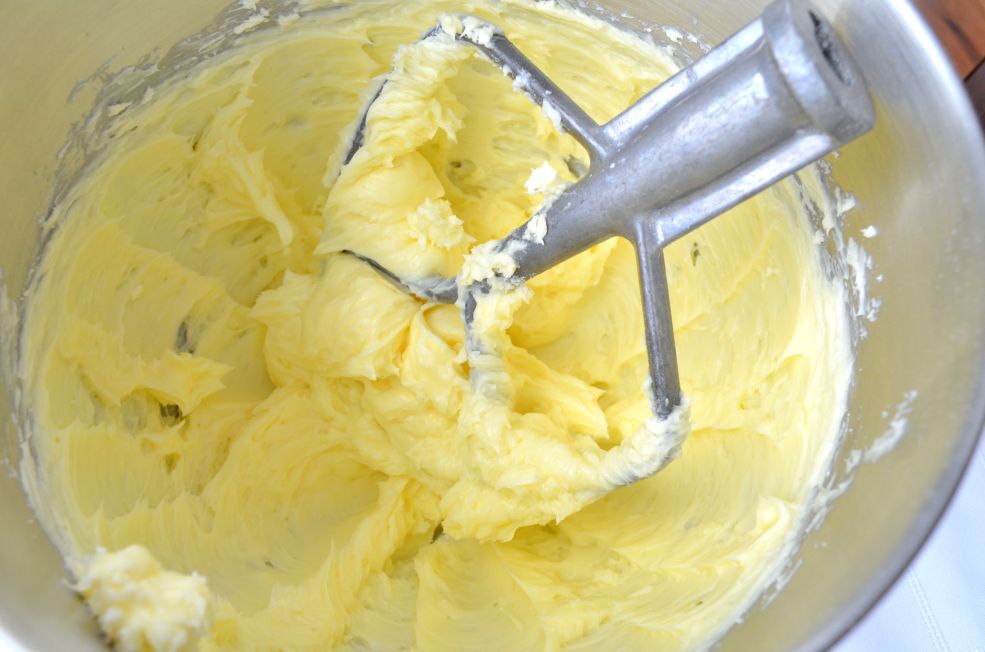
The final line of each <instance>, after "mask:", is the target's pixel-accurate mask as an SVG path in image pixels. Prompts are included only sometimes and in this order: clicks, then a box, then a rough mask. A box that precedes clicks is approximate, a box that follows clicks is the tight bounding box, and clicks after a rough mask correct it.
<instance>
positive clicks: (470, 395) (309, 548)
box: [24, 0, 851, 651]
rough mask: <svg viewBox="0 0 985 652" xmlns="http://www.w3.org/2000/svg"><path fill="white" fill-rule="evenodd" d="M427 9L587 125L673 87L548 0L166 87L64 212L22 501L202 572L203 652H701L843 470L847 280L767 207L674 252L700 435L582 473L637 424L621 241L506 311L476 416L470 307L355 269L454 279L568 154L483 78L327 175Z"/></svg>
mask: <svg viewBox="0 0 985 652" xmlns="http://www.w3.org/2000/svg"><path fill="white" fill-rule="evenodd" d="M447 11H468V12H473V13H476V14H478V15H480V16H482V17H484V18H486V19H489V20H491V21H493V22H495V23H497V24H499V25H500V26H501V27H502V28H503V30H504V31H505V32H506V33H507V34H508V35H509V36H510V37H511V38H512V39H513V40H514V41H515V42H516V43H517V44H518V45H519V47H520V48H521V49H522V50H524V52H526V53H527V54H528V56H530V57H531V58H532V59H533V60H534V61H535V62H536V63H537V64H538V65H540V66H542V67H543V69H544V70H546V71H547V72H548V73H549V74H550V76H551V77H552V78H554V79H555V80H556V81H557V82H558V83H559V84H560V86H561V87H563V88H564V89H565V90H566V91H568V92H569V93H570V94H571V95H572V96H573V97H574V98H575V99H576V100H577V101H578V102H579V103H581V104H582V106H584V107H585V108H586V109H587V110H588V112H589V113H590V114H591V115H592V116H593V117H595V118H596V119H597V120H599V121H604V120H607V119H609V118H611V117H612V116H614V115H615V114H617V113H618V112H619V111H621V110H622V109H624V108H625V107H626V106H628V105H629V104H630V103H632V102H633V101H635V100H636V99H638V98H639V97H641V96H642V95H643V94H644V93H645V92H647V91H648V90H649V89H651V88H652V87H654V86H655V85H656V84H657V83H658V82H660V81H661V80H662V79H664V78H665V77H667V76H668V74H669V73H670V71H671V69H672V66H671V64H670V63H669V60H668V58H667V57H666V56H665V55H664V54H662V53H661V52H660V51H659V50H658V49H657V48H655V47H654V46H652V45H650V44H647V43H645V42H643V41H642V40H639V39H637V38H635V37H633V36H630V35H628V34H624V33H621V32H619V31H617V30H616V29H615V28H612V27H610V26H608V25H607V24H604V23H602V22H599V21H597V20H595V19H590V18H587V17H584V16H582V15H579V14H576V13H573V12H571V11H568V10H562V9H559V8H557V7H555V6H554V5H553V4H552V3H545V2H540V3H526V2H520V1H507V2H491V1H490V2H488V3H486V2H474V1H463V2H446V1H439V2H424V1H423V0H410V1H406V2H397V1H396V0H392V1H391V0H377V1H372V2H370V1H366V2H361V3H355V4H354V5H353V6H348V7H336V8H334V9H332V10H330V11H322V12H312V14H311V15H308V16H304V17H303V18H302V19H301V20H299V21H296V22H293V23H290V24H285V25H284V26H282V27H278V28H275V29H272V30H268V31H266V32H264V33H263V34H259V35H257V36H255V37H254V38H252V39H250V40H249V42H248V43H246V44H244V45H243V46H242V47H240V48H238V49H236V50H235V51H232V52H230V53H228V54H226V55H224V56H222V57H221V58H218V59H214V60H212V61H210V62H208V63H205V64H202V65H200V66H199V67H198V68H196V69H195V70H193V71H192V72H191V73H189V74H188V75H187V76H186V77H183V78H182V79H180V80H176V81H174V82H172V83H171V84H169V85H168V86H166V87H163V88H160V89H157V91H156V92H155V94H154V97H153V98H151V99H150V100H149V101H147V102H145V103H144V104H143V105H142V106H135V107H131V108H129V109H128V110H126V111H125V112H123V113H122V114H121V115H120V116H119V117H118V118H117V119H116V122H115V124H114V126H113V133H114V134H115V136H114V138H112V139H110V140H107V145H106V147H105V149H104V150H103V152H102V155H101V157H100V158H99V159H98V160H96V161H94V162H93V164H92V165H91V167H90V169H89V171H88V173H87V175H86V176H85V178H84V179H83V180H81V181H80V182H79V183H78V184H77V185H76V187H75V188H74V189H73V190H72V191H71V192H70V193H69V194H68V195H67V196H66V197H65V199H64V201H62V202H61V203H60V204H59V206H58V207H56V211H55V212H56V215H55V217H56V219H57V220H58V221H57V224H58V229H57V231H56V232H55V234H54V235H53V237H52V238H51V240H50V241H49V242H48V244H47V247H46V250H45V253H44V257H43V260H42V263H41V265H42V267H41V273H40V274H39V275H38V281H37V283H36V285H35V287H34V289H33V295H32V301H31V304H30V312H29V315H28V322H27V324H26V328H25V329H24V334H25V335H24V337H25V340H24V354H25V370H26V389H27V397H28V399H29V401H30V406H31V408H32V414H33V420H34V423H33V426H34V435H33V439H32V441H31V450H32V451H33V461H34V466H32V467H31V469H30V470H29V472H28V474H27V478H26V483H27V485H28V490H29V491H30V493H31V494H32V496H33V500H34V502H35V504H36V506H37V508H38V510H39V513H40V515H41V517H42V519H43V520H44V522H45V523H46V524H47V526H48V527H49V530H50V531H51V532H52V533H53V536H54V537H55V539H56V540H57V542H58V543H59V545H60V546H61V548H62V550H63V552H64V554H65V555H66V556H67V557H68V558H70V559H96V560H97V562H98V560H99V556H98V555H96V557H94V558H93V557H92V555H94V554H95V552H96V551H97V550H98V549H100V548H102V549H106V550H109V551H111V552H110V553H105V554H110V555H112V554H118V553H116V552H112V551H121V550H128V549H129V548H128V547H129V546H140V547H142V548H144V549H146V551H149V553H151V554H152V555H153V558H154V559H156V560H157V562H159V563H160V564H162V565H163V568H164V569H167V570H166V571H156V572H166V573H180V574H187V575H191V574H193V573H198V574H200V575H201V576H203V577H205V578H207V582H208V587H209V591H210V592H211V593H212V597H211V598H210V599H209V600H208V602H210V603H212V604H213V606H212V609H211V614H212V616H211V621H212V624H211V627H210V628H209V629H208V631H207V633H205V634H203V635H202V637H201V638H200V639H199V640H198V642H197V644H198V647H199V648H200V649H204V650H211V649H229V650H232V649H263V650H272V649H284V650H323V649H350V650H364V649H380V650H396V649H417V650H422V651H424V650H446V649H447V650H467V649H477V650H478V649H492V648H495V649H503V650H542V649H559V648H566V649H573V650H596V649H619V650H630V649H639V650H679V649H691V648H695V647H701V646H705V645H708V644H710V643H711V642H712V641H714V640H715V639H716V638H717V637H719V636H720V635H721V633H722V632H723V631H724V630H725V629H726V628H727V627H728V626H729V625H730V624H732V623H733V622H734V621H735V620H736V619H737V618H738V617H739V615H740V614H741V612H742V611H743V610H744V609H745V608H746V607H747V606H748V605H749V604H750V603H751V601H752V600H754V599H755V598H756V597H757V596H758V595H759V594H760V593H762V591H763V590H764V589H765V588H766V586H767V585H768V584H769V583H770V582H771V581H772V580H774V579H775V578H776V576H777V574H778V573H779V571H780V570H781V567H782V564H783V562H784V560H785V558H786V557H787V556H788V554H789V553H790V552H791V550H792V549H793V547H794V545H795V541H796V535H797V533H798V530H799V528H800V525H801V523H802V521H803V519H804V518H805V516H806V513H807V505H808V504H809V498H810V495H811V492H812V490H813V489H814V488H815V487H816V486H817V485H818V484H819V483H820V481H821V479H822V477H823V475H824V473H825V470H826V468H827V465H828V461H829V459H830V457H831V454H832V451H833V450H834V446H835V443H836V440H837V435H838V431H839V426H840V421H841V418H842V415H843V413H844V404H845V397H846V394H847V388H848V383H849V379H850V374H851V356H850V346H849V338H848V320H847V315H846V310H845V308H844V304H843V300H842V290H841V289H840V286H839V285H838V284H836V283H834V282H833V281H832V280H830V279H829V278H828V276H826V274H825V272H824V270H823V265H822V260H821V256H820V254H819V252H818V251H817V248H816V245H815V244H814V239H813V232H812V229H811V227H810V225H809V223H808V220H807V219H806V217H805V216H804V214H803V213H802V211H801V210H800V208H799V206H800V204H799V201H798V200H797V198H796V195H795V193H794V192H793V191H792V190H791V189H790V188H788V187H786V186H782V187H778V188H776V189H774V190H771V191H769V192H767V193H764V194H763V195H761V196H759V197H757V198H755V199H753V200H750V201H748V202H746V203H745V204H743V205H742V206H740V207H739V208H737V209H735V210H733V211H731V212H730V213H728V214H727V215H725V216H723V217H721V218H719V219H717V220H715V221H713V222H712V223H710V224H708V225H707V226H705V227H703V228H701V229H700V230H698V231H697V232H695V233H694V234H692V235H691V236H688V237H687V238H686V239H684V240H681V241H679V242H677V243H675V244H674V245H673V246H672V247H670V249H669V250H668V251H667V266H668V273H669V277H670V287H671V300H672V304H673V311H674V322H675V332H676V336H677V345H678V354H679V359H680V368H681V374H682V384H683V387H684V391H685V393H686V394H687V395H688V396H689V397H690V398H691V423H692V427H693V431H692V433H691V434H690V436H689V437H688V438H687V441H686V443H685V444H684V447H683V452H682V454H681V456H680V458H679V459H677V460H676V461H674V462H672V463H671V464H670V465H669V466H668V467H667V468H666V469H665V470H663V471H662V472H660V473H658V474H657V475H655V476H653V477H651V478H649V479H646V480H643V481H640V482H637V483H635V484H632V485H630V486H628V487H625V488H622V489H618V490H615V491H612V492H611V493H608V494H607V495H604V496H603V495H602V494H603V493H604V492H598V491H595V489H597V486H595V485H593V484H592V482H591V481H588V482H587V483H584V486H583V485H580V484H579V483H580V482H582V481H583V480H584V478H586V477H587V478H589V480H591V473H592V471H591V470H592V468H593V466H592V464H593V462H594V461H601V460H603V458H605V456H606V454H607V453H608V452H610V451H612V450H614V449H616V448H617V447H618V446H619V445H620V444H621V443H623V442H624V441H626V440H627V439H628V438H630V437H631V436H632V435H633V433H635V432H637V431H638V429H639V428H640V426H641V424H643V423H644V421H645V420H646V418H647V417H648V416H649V406H648V403H647V398H646V394H645V392H644V389H643V386H644V379H645V377H646V370H647V362H646V354H645V350H644V345H643V337H642V334H643V324H642V314H641V309H640V304H639V289H638V282H637V270H636V264H635V259H634V253H633V251H632V247H631V245H629V244H628V243H626V242H624V241H621V240H612V241H609V242H606V243H603V244H601V245H598V246H596V247H594V248H593V249H591V250H589V251H587V252H585V253H584V254H582V255H580V256H578V257H577V258H575V259H572V260H571V261H569V262H567V263H565V264H564V265H561V266H559V267H557V268H555V269H553V270H551V271H549V272H547V273H545V274H543V275H541V276H540V277H538V278H535V279H533V280H532V281H531V282H530V283H529V284H528V285H527V287H526V289H525V290H523V291H522V292H519V293H517V294H515V295H514V296H513V297H512V298H511V300H510V301H508V302H506V304H507V305H505V307H504V308H503V310H504V312H503V313H502V314H500V315H499V317H501V318H502V320H503V321H501V322H500V323H501V325H502V326H503V328H504V330H503V331H502V333H501V337H500V339H499V341H498V347H499V353H500V354H501V356H500V367H499V368H498V372H499V373H500V374H501V376H502V383H501V384H502V385H503V387H505V390H506V391H503V392H502V394H501V396H500V399H501V400H500V402H499V403H497V405H496V406H495V409H494V410H484V409H478V408H477V407H476V406H477V405H478V406H479V408H482V406H483V405H484V404H482V403H481V402H480V403H477V402H476V389H475V386H474V385H473V384H471V383H470V382H469V371H470V364H469V360H468V358H467V355H466V352H465V351H464V345H463V338H464V333H463V324H462V320H461V317H460V315H459V312H458V310H457V309H456V308H455V307H454V306H442V305H432V304H427V303H424V302H422V301H419V300H417V299H415V298H413V297H412V296H410V295H409V294H407V293H405V292H403V291H401V290H399V289H398V288H396V287H395V286H394V285H392V284H390V283H389V282H388V281H387V280H385V279H384V278H383V277H381V276H380V275H379V273H377V272H376V271H375V270H374V269H373V268H372V267H371V266H369V265H367V264H366V263H364V262H362V261H361V260H359V259H357V258H355V257H353V256H351V255H349V254H346V253H344V250H356V251H359V252H360V253H363V254H365V255H367V256H369V257H373V258H378V259H380V260H381V261H385V263H386V264H387V265H389V266H391V267H392V268H393V269H395V270H397V271H399V273H401V274H405V275H409V276H422V277H423V276H426V275H429V274H452V275H453V274H455V273H456V272H457V271H458V270H459V268H460V267H461V266H462V265H463V260H464V259H465V258H466V256H467V255H468V252H469V251H470V250H471V249H472V248H473V247H474V246H475V245H476V244H478V243H482V242H485V241H488V240H490V239H493V238H497V237H500V236H503V235H504V234H506V233H507V232H508V231H509V230H511V229H512V228H514V227H516V226H518V225H519V224H522V223H523V222H524V221H525V220H527V219H528V218H529V217H530V216H531V215H533V214H534V212H535V210H536V208H537V206H538V205H539V203H540V202H541V201H542V200H543V199H544V197H543V193H542V192H540V190H544V189H543V188H540V185H541V184H540V183H539V182H533V181H532V182H531V184H529V185H530V186H531V188H532V189H533V190H535V192H533V194H530V193H528V192H527V189H526V185H527V183H526V182H527V180H528V179H529V178H530V177H531V172H532V171H534V170H537V171H538V173H537V175H539V176H538V177H537V178H543V177H544V175H545V168H544V165H545V164H546V165H548V166H550V168H552V169H553V170H554V172H555V173H556V174H557V175H558V176H559V177H560V178H561V179H563V180H565V181H573V180H574V179H575V175H574V173H573V171H576V170H578V169H581V168H583V166H584V165H585V164H586V163H587V158H586V155H585V153H584V152H583V151H582V150H581V148H580V147H579V146H578V145H577V143H576V142H575V141H574V140H573V139H571V138H570V137H569V136H565V135H563V134H560V133H558V132H557V130H556V129H555V127H554V125H553V124H552V122H551V120H550V119H549V117H547V116H545V115H544V112H543V111H541V110H540V109H539V108H538V107H535V106H533V105H532V104H531V103H530V102H529V101H528V100H527V98H526V97H524V96H523V95H522V94H521V93H519V92H517V91H516V90H515V89H514V88H513V87H512V85H511V82H510V81H509V80H508V79H507V78H505V77H504V76H503V75H502V74H501V72H500V71H499V70H497V69H496V68H495V67H494V66H492V64H490V63H488V62H487V61H484V60H483V59H481V58H478V57H474V56H468V57H465V58H463V59H462V60H461V61H459V62H458V64H456V65H453V66H442V67H440V68H438V69H435V70H433V71H432V72H433V73H434V74H433V75H432V76H431V81H432V82H433V84H432V85H431V86H429V87H428V88H427V89H426V90H427V92H426V93H423V94H422V93H421V92H420V91H421V90H422V89H420V88H419V89H417V91H418V92H415V93H412V94H411V95H412V99H413V102H415V103H416V104H414V109H413V111H410V112H406V111H405V112H404V113H401V112H400V111H401V105H400V102H399V101H395V102H391V104H390V106H391V108H393V110H394V111H395V113H394V114H393V115H391V116H390V118H392V120H391V121H390V124H389V128H390V129H391V132H389V135H388V136H387V137H381V138H377V139H376V140H375V141H374V145H373V149H372V151H367V153H365V154H364V155H363V160H362V164H360V165H355V163H356V161H354V162H353V163H354V165H352V166H346V167H345V168H343V166H342V160H343V157H344V154H345V152H346V150H347V149H348V147H349V139H350V138H351V136H352V133H353V125H354V124H355V123H356V121H357V119H358V117H359V115H360V112H361V109H362V107H363V105H364V103H365V101H366V99H367V98H368V97H370V96H371V95H372V93H373V92H374V91H375V89H376V87H377V86H378V83H377V82H374V81H373V80H374V79H375V78H377V77H378V76H379V75H381V74H384V73H386V72H387V71H389V70H390V68H391V66H392V63H393V61H394V55H395V53H396V52H397V49H398V47H399V46H401V45H406V44H410V43H413V42H414V41H415V40H416V38H417V36H418V35H419V34H420V33H421V32H422V31H424V30H425V29H427V28H429V27H431V26H433V25H434V24H435V22H436V20H437V18H438V16H439V14H440V13H442V12H447ZM404 53H405V54H406V51H404ZM398 99H399V98H398ZM391 100H393V97H391ZM408 101H410V100H408ZM408 106H410V105H408ZM406 108H407V107H406V106H405V107H404V109H406ZM381 124H382V123H381ZM373 157H375V158H373ZM367 159H371V160H369V161H368V163H367ZM486 407H488V405H486ZM586 474H587V475H586ZM586 486H587V487H589V488H592V489H593V490H592V491H588V490H584V489H585V487H586ZM145 561H146V560H145ZM93 563H96V562H93ZM106 563H109V562H108V561H107V562H106ZM155 568H156V566H155ZM167 577H169V578H173V576H172V575H167ZM96 580H98V578H96ZM96 580H94V581H96ZM99 581H102V580H99ZM188 586H191V584H188ZM195 586H196V587H199V585H198V584H195ZM196 590H198V588H196ZM125 594H126V593H125V592H124V593H122V595H125ZM114 595H120V594H114ZM196 604H197V603H196ZM93 606H94V608H96V609H98V606H97V605H95V604H94V605H93ZM143 608H144V611H145V612H147V609H149V607H147V606H146V605H144V607H143ZM150 610H151V611H152V610H153V609H150ZM124 611H125V610H124ZM193 629H194V628H191V629H190V630H189V631H191V630H193ZM164 639H167V637H166V636H164ZM164 639H162V640H164ZM140 640H142V639H140ZM168 640H174V639H168ZM151 647H153V644H152V643H150V642H147V643H139V644H135V647H134V648H133V649H144V648H151Z"/></svg>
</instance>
